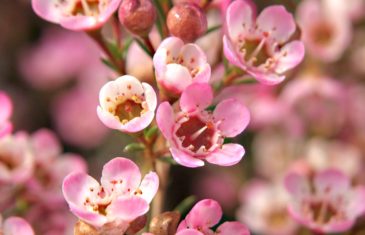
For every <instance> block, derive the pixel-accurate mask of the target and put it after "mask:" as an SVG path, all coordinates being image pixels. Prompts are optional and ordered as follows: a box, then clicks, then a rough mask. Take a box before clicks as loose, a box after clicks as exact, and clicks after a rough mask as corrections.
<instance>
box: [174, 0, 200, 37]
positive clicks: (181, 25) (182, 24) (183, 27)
mask: <svg viewBox="0 0 365 235" xmlns="http://www.w3.org/2000/svg"><path fill="white" fill-rule="evenodd" d="M167 28H168V29H169V31H170V33H171V34H172V35H173V36H175V37H179V38H181V39H182V40H183V41H184V42H193V41H195V40H196V39H198V38H199V37H200V36H201V35H203V33H205V32H206V30H207V17H206V16H205V14H204V12H203V11H202V9H201V8H199V7H198V6H197V5H195V4H193V3H181V4H177V5H176V6H174V7H173V8H172V9H171V10H170V11H169V13H168V15H167Z"/></svg>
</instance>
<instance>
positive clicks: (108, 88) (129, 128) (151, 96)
mask: <svg viewBox="0 0 365 235" xmlns="http://www.w3.org/2000/svg"><path fill="white" fill-rule="evenodd" d="M99 102H100V106H98V108H97V112H98V116H99V118H100V120H101V121H102V122H103V123H104V124H105V125H106V126H107V127H109V128H112V129H116V130H120V131H123V132H138V131H141V130H143V129H144V128H146V127H147V126H148V125H149V124H150V123H151V122H152V120H153V117H154V115H155V109H156V105H157V98H156V93H155V91H154V90H153V88H152V87H151V86H150V85H149V84H147V83H144V82H142V83H141V82H140V81H138V79H137V78H135V77H133V76H130V75H124V76H121V77H119V78H117V79H116V80H115V81H110V82H108V83H106V84H105V85H104V86H103V87H102V88H101V90H100V93H99Z"/></svg>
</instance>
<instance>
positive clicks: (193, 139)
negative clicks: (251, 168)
mask: <svg viewBox="0 0 365 235" xmlns="http://www.w3.org/2000/svg"><path fill="white" fill-rule="evenodd" d="M212 100H213V92H212V88H211V87H210V85H209V84H207V83H194V84H192V85H190V86H189V87H188V88H186V89H185V90H184V92H183V93H182V95H181V98H180V109H181V111H179V112H177V113H174V111H173V108H172V106H171V105H170V104H169V103H168V102H164V103H162V104H160V106H159V108H158V110H157V114H156V120H157V125H158V127H159V128H160V130H161V132H162V134H163V135H164V137H165V138H166V139H167V141H168V142H169V143H170V151H171V154H172V156H173V158H174V159H175V160H176V162H178V163H179V164H181V165H183V166H187V167H200V166H203V165H204V161H203V160H204V159H205V160H207V161H208V162H210V163H212V164H217V165H221V166H230V165H234V164H236V163H238V162H239V161H240V160H241V159H242V157H243V155H244V154H245V150H244V148H243V147H242V146H241V145H239V144H234V143H230V144H224V138H225V137H234V136H236V135H238V134H240V133H241V132H242V131H243V130H244V129H245V128H246V126H247V125H248V123H249V120H250V115H249V111H248V109H247V108H246V107H245V106H244V105H243V104H242V103H240V102H238V101H236V100H235V99H227V100H223V101H221V102H220V103H218V105H217V106H216V108H215V109H214V111H213V112H210V111H207V110H206V109H207V108H208V106H209V105H210V104H211V102H212Z"/></svg>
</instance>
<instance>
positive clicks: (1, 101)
mask: <svg viewBox="0 0 365 235" xmlns="http://www.w3.org/2000/svg"><path fill="white" fill-rule="evenodd" d="M0 107H1V108H0V138H1V137H3V136H4V135H6V134H9V133H10V132H11V131H12V129H13V125H12V124H11V122H10V121H9V118H10V116H11V114H12V112H13V105H12V103H11V100H10V98H9V97H8V96H7V94H6V93H5V92H2V91H0Z"/></svg>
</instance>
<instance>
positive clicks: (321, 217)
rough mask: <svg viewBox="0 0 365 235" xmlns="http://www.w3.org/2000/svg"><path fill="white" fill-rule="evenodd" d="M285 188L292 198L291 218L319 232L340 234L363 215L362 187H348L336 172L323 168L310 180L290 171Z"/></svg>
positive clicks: (305, 176) (364, 189) (364, 210)
mask: <svg viewBox="0 0 365 235" xmlns="http://www.w3.org/2000/svg"><path fill="white" fill-rule="evenodd" d="M285 186H286V189H287V191H288V192H289V193H290V194H291V196H292V202H291V203H290V204H289V212H290V214H291V215H292V217H293V218H294V219H295V220H296V221H297V222H299V223H301V224H303V225H305V226H307V227H309V228H310V229H312V230H314V231H317V232H320V233H338V232H344V231H346V230H348V229H350V228H351V227H352V226H353V224H354V223H355V220H356V218H357V217H358V216H360V215H362V214H363V213H364V212H365V204H364V200H365V187H363V186H358V187H354V186H352V185H351V180H350V179H349V178H348V177H347V176H345V175H344V174H343V173H342V172H340V171H338V170H332V169H327V170H324V171H321V172H318V173H316V174H315V175H314V176H313V177H312V176H307V175H305V174H302V173H296V172H291V173H289V174H288V175H287V176H286V178H285Z"/></svg>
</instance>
